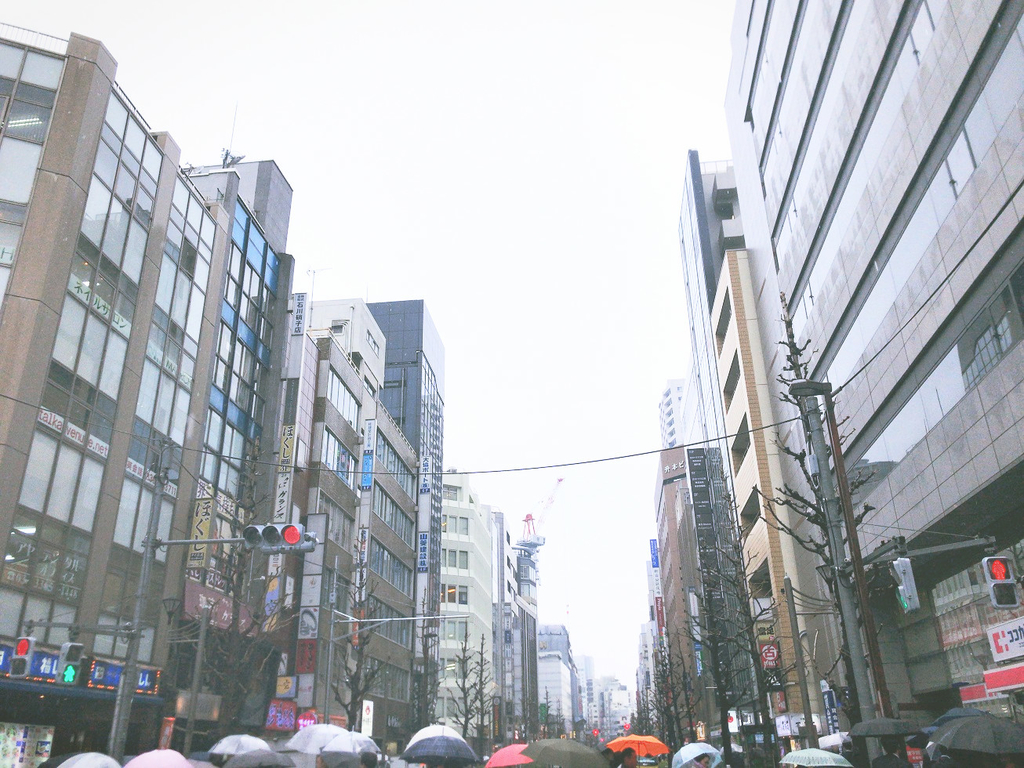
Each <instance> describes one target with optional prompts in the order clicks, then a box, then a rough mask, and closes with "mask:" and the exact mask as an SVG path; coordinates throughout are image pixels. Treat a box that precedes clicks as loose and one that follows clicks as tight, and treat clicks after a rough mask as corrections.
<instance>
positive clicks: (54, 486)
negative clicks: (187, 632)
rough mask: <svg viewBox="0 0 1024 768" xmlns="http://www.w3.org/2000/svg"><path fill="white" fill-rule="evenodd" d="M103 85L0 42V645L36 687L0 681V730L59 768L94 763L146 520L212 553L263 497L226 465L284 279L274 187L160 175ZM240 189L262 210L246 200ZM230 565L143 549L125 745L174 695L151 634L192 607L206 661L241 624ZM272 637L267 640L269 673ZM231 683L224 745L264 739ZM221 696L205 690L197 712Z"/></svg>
mask: <svg viewBox="0 0 1024 768" xmlns="http://www.w3.org/2000/svg"><path fill="white" fill-rule="evenodd" d="M115 70H116V65H115V63H114V60H113V58H112V57H111V55H110V53H109V52H108V51H107V50H106V49H105V48H104V47H103V45H102V44H101V43H99V42H98V41H95V40H91V39H89V38H85V37H82V36H79V35H72V36H71V38H70V39H69V40H60V39H57V38H53V37H49V36H46V35H42V34H37V33H31V32H27V31H25V30H15V29H13V28H9V27H0V93H3V94H4V95H3V96H0V292H2V295H0V360H3V375H2V376H0V414H2V415H0V468H2V469H0V547H2V548H3V550H4V552H5V558H4V565H3V572H2V577H0V582H2V587H0V616H2V619H0V656H2V657H3V660H4V662H5V664H6V663H7V662H8V660H9V658H10V650H11V646H10V645H9V644H8V643H10V641H11V640H12V639H13V638H15V637H17V636H18V635H20V634H24V633H27V632H28V630H27V626H26V622H29V621H38V622H40V624H38V625H37V626H35V627H34V628H33V629H32V630H31V634H32V635H34V636H35V637H36V638H37V640H38V645H37V646H36V648H37V650H36V654H35V657H34V659H33V662H32V665H31V670H30V675H29V677H30V679H31V680H32V682H31V683H26V682H24V681H19V680H14V679H9V678H7V677H6V676H4V677H3V678H0V689H2V690H3V695H2V696H0V702H2V703H0V719H3V720H4V721H8V722H9V721H12V720H13V721H14V722H26V723H38V724H42V725H49V726H54V727H55V731H54V734H53V748H54V750H55V751H56V752H67V751H76V750H83V749H98V750H106V749H107V743H106V742H107V738H106V737H107V733H108V730H109V726H110V722H111V717H112V710H113V696H114V694H113V692H112V691H111V690H110V689H111V687H112V686H116V685H117V681H118V678H119V676H120V674H121V672H122V670H123V665H124V657H125V653H126V645H125V642H124V639H123V638H124V635H123V634H116V633H115V632H113V631H112V630H113V627H115V626H116V625H118V624H124V623H125V622H127V621H131V619H132V615H133V608H134V605H135V593H136V590H137V588H138V583H139V581H140V575H139V574H140V571H141V564H142V559H143V555H142V552H143V549H144V548H143V544H142V542H143V539H144V538H146V536H147V529H148V527H149V524H150V520H151V519H152V517H153V516H154V515H155V516H156V530H157V536H158V537H159V538H161V539H168V538H171V539H180V538H189V537H190V536H191V535H192V533H193V525H192V524H191V522H192V521H194V522H197V523H201V525H200V528H202V529H203V532H204V533H205V532H209V534H210V535H211V536H212V537H221V538H225V537H230V536H232V535H233V533H234V532H236V531H239V530H240V527H239V522H240V521H241V520H243V519H244V518H245V516H246V515H247V514H248V513H251V512H252V511H253V506H252V504H251V500H252V498H253V497H254V495H260V494H263V495H269V493H270V491H269V482H268V479H267V478H266V477H263V478H262V479H261V478H259V477H257V476H256V475H255V474H254V473H252V472H248V471H247V469H246V463H247V462H248V460H249V459H250V458H252V457H253V456H255V455H258V449H257V446H258V444H259V442H260V440H261V438H263V437H264V436H265V435H266V436H267V437H269V438H271V440H272V439H273V437H274V436H275V435H276V417H277V412H278V387H277V386H276V380H275V379H274V375H272V374H271V373H270V371H271V369H272V368H275V367H279V366H280V364H281V362H282V360H283V351H284V347H283V345H282V344H281V343H280V339H281V338H282V336H280V335H279V336H275V334H274V333H273V329H274V328H275V327H277V328H281V327H283V325H284V317H285V313H286V311H287V299H286V297H287V295H288V292H289V285H290V282H291V273H292V259H291V257H289V256H287V255H285V254H284V253H283V251H284V248H285V239H286V236H287V222H288V211H289V207H290V189H288V188H287V183H286V182H284V181H283V177H282V176H281V175H280V171H278V170H277V169H276V166H274V165H273V164H272V163H255V164H246V165H245V166H244V167H243V166H237V167H233V168H229V169H221V172H220V173H218V184H217V186H218V190H217V192H216V194H213V193H211V190H210V189H209V188H208V187H207V181H208V179H209V177H208V176H206V175H205V174H203V173H197V174H196V175H195V178H192V177H190V176H189V175H186V174H185V173H183V172H181V171H179V170H178V167H179V165H180V151H179V149H178V147H177V146H176V145H175V143H174V142H173V140H172V139H171V138H170V136H168V135H167V134H166V133H157V132H154V131H152V129H151V128H150V127H149V125H148V124H147V123H146V121H145V120H144V119H143V118H142V116H141V115H140V114H139V112H138V110H137V109H136V108H135V107H134V106H133V104H132V103H131V101H129V99H128V98H127V96H125V95H124V93H122V91H121V89H120V88H119V87H118V86H117V85H116V84H115V82H114V75H115ZM253 177H259V178H260V179H262V180H263V181H264V182H267V183H268V184H270V185H271V186H274V188H275V190H276V191H277V192H278V193H279V196H277V197H275V198H274V199H273V200H272V201H271V200H265V199H262V198H260V195H259V194H257V193H254V190H252V189H251V188H249V187H247V184H248V182H249V180H250V179H251V178H253ZM158 455H159V456H161V458H162V461H161V462H160V467H161V468H162V469H167V470H169V471H170V475H169V477H168V478H166V480H167V482H164V480H165V478H163V477H162V476H158V475H157V474H156V473H155V472H154V469H155V467H156V457H157V456H158ZM197 497H198V498H199V501H198V502H197V501H196V500H197ZM235 535H237V534H235ZM238 562H239V558H238V556H237V551H236V550H235V549H234V548H233V547H232V546H231V545H219V546H218V545H215V544H208V545H200V546H197V547H193V548H192V549H190V551H189V552H188V553H186V552H185V549H184V548H183V547H169V548H167V549H161V550H157V551H156V554H155V563H154V566H153V569H152V578H151V581H150V585H149V590H148V593H147V594H144V596H143V597H144V610H143V619H142V625H141V629H142V634H141V642H140V651H139V658H140V661H141V663H142V669H141V674H140V678H139V681H138V685H139V688H140V689H141V694H140V695H137V696H136V697H135V705H134V706H133V709H132V718H131V723H130V728H129V740H128V751H141V750H142V749H145V748H149V747H150V746H153V745H154V744H155V738H156V735H157V724H158V723H159V718H160V716H161V715H162V703H161V701H162V700H161V699H160V698H158V697H156V696H154V695H152V694H155V693H158V692H159V693H161V694H162V695H163V697H164V698H165V699H167V700H168V701H170V702H173V701H174V697H175V695H176V688H177V686H176V680H175V675H174V674H167V673H166V672H167V670H166V667H167V662H168V654H169V646H168V629H169V626H177V625H178V624H179V622H185V621H189V622H193V623H194V622H195V621H196V619H197V617H198V616H199V603H200V602H202V603H203V604H204V605H205V606H206V607H209V608H211V619H210V626H211V631H210V640H211V645H216V643H217V642H219V641H220V640H222V639H223V638H224V637H225V636H226V635H225V633H226V632H228V631H229V630H230V626H231V624H232V620H233V618H234V619H238V618H239V617H238V614H237V612H235V611H234V609H233V608H232V607H231V604H232V599H231V598H229V597H228V596H227V592H228V584H229V582H230V581H231V580H232V579H234V578H235V577H237V576H238V570H237V568H236V565H237V563H238ZM186 567H187V568H188V571H187V577H186ZM235 583H237V582H235ZM162 601H163V605H161V602H162ZM235 602H236V603H237V602H238V600H237V599H236V600H235ZM245 622H246V619H242V623H243V624H245ZM79 627H80V628H81V629H80V631H79V633H78V638H79V640H80V641H81V642H83V643H84V645H85V650H86V653H87V654H88V655H89V658H90V659H91V660H92V662H93V663H91V664H89V665H88V667H87V669H86V670H84V673H85V674H86V675H87V680H86V682H87V685H85V686H83V687H78V688H75V689H73V697H74V698H72V697H71V696H72V693H71V691H68V692H67V693H66V694H65V693H63V692H62V689H61V688H60V687H59V686H58V685H57V684H56V683H55V681H54V673H55V668H56V653H57V651H58V649H59V647H60V645H61V644H62V643H63V642H65V641H67V640H68V637H69V633H70V632H71V631H73V630H74V629H76V628H79ZM103 627H110V628H111V631H107V630H104V629H102V628H103ZM236 627H237V625H236ZM275 639H276V638H274V637H268V640H267V645H266V646H263V647H264V648H266V649H267V656H268V658H269V657H271V656H273V657H274V662H273V665H272V667H271V669H270V673H271V674H274V673H276V666H277V662H276V654H277V652H278V651H277V648H276V646H275V645H274V642H275ZM186 655H187V654H186ZM186 660H187V659H186ZM2 668H3V669H4V670H5V671H6V670H7V667H6V666H3V667H2ZM179 668H182V669H183V668H185V665H180V666H179ZM172 671H173V670H172ZM236 682H237V681H236ZM251 682H252V683H253V688H252V689H247V691H246V693H247V695H246V696H244V697H238V696H235V697H232V698H231V699H230V700H225V701H224V702H222V704H223V706H222V708H221V710H222V711H221V714H222V717H224V718H226V719H229V720H231V721H232V722H233V723H234V724H235V725H236V727H242V726H243V724H244V725H249V724H252V723H254V722H255V721H256V720H259V722H258V723H256V724H257V725H262V719H261V718H262V717H263V716H265V712H266V699H265V697H263V698H261V696H260V694H259V692H258V691H257V690H256V689H257V688H260V686H261V685H263V684H264V683H267V682H269V679H265V678H261V677H260V676H259V675H255V676H253V677H252V678H251ZM40 685H42V686H44V688H43V689H40V688H39V686H40ZM227 685H228V683H226V682H225V681H224V680H222V679H221V678H219V677H218V676H217V674H216V670H214V672H213V673H211V675H210V679H209V680H208V690H209V692H210V694H211V695H212V696H215V697H216V696H221V695H223V693H224V691H225V690H226V688H225V686H227ZM64 690H67V689H64ZM249 693H252V695H251V696H250V695H248V694H249ZM41 694H42V695H41ZM83 699H85V700H87V701H88V706H82V705H81V701H82V700H83ZM261 704H262V705H263V706H262V712H260V711H259V710H260V705H261ZM171 706H172V707H173V703H172V704H171ZM205 717H207V719H209V716H208V715H206V716H205ZM178 737H179V738H180V734H179V736H178Z"/></svg>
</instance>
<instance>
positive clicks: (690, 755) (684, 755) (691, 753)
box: [672, 741, 721, 768]
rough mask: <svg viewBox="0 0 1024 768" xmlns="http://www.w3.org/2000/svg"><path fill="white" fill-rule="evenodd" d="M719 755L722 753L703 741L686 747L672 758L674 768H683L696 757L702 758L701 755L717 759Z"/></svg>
mask: <svg viewBox="0 0 1024 768" xmlns="http://www.w3.org/2000/svg"><path fill="white" fill-rule="evenodd" d="M719 754H721V753H720V752H719V751H718V750H717V749H715V748H714V747H712V746H711V745H710V744H708V743H706V742H703V741H695V742H693V743H691V744H686V745H684V746H683V748H682V749H680V750H679V751H678V752H676V753H675V754H674V755H673V756H672V768H681V766H684V765H686V764H687V763H688V762H690V761H691V760H693V759H694V758H695V757H700V756H701V755H712V756H715V757H717V756H718V755H719Z"/></svg>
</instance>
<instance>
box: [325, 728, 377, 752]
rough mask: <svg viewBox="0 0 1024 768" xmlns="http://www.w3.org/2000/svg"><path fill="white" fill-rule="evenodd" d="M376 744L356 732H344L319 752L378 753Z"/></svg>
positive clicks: (364, 735)
mask: <svg viewBox="0 0 1024 768" xmlns="http://www.w3.org/2000/svg"><path fill="white" fill-rule="evenodd" d="M379 751H380V749H379V748H378V747H377V742H375V741H374V740H373V739H371V738H370V737H369V736H367V735H366V734H363V733H359V732H358V731H345V732H344V733H339V734H338V735H337V736H335V737H334V738H333V739H331V740H330V741H329V742H327V743H326V744H325V745H324V747H323V749H322V750H321V752H351V753H352V754H355V755H358V754H359V753H360V752H379Z"/></svg>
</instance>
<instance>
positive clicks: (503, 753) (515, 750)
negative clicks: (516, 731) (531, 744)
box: [484, 744, 533, 768]
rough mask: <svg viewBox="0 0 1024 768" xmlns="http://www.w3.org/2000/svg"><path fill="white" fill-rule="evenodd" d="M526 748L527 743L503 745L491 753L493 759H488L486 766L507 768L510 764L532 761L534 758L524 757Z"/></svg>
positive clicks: (486, 767) (488, 767)
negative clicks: (523, 753)
mask: <svg viewBox="0 0 1024 768" xmlns="http://www.w3.org/2000/svg"><path fill="white" fill-rule="evenodd" d="M524 749H526V745H525V744H509V745H508V746H507V747H502V748H501V749H499V750H498V751H497V752H495V753H494V754H493V755H491V759H490V760H488V761H487V765H485V766H484V768H507V766H510V765H524V764H526V763H532V762H533V760H531V759H530V758H528V757H523V755H522V754H521V753H522V751H523V750H524Z"/></svg>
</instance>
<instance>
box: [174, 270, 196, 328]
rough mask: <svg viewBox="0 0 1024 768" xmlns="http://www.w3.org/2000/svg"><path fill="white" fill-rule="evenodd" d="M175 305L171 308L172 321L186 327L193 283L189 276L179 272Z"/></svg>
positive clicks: (175, 291)
mask: <svg viewBox="0 0 1024 768" xmlns="http://www.w3.org/2000/svg"><path fill="white" fill-rule="evenodd" d="M175 283H176V285H175V288H174V303H173V304H172V306H171V319H172V320H173V321H174V322H175V323H177V324H178V325H180V326H184V325H185V316H186V315H187V313H188V297H189V294H190V290H189V289H190V288H191V287H192V284H191V282H190V281H189V279H188V275H186V274H185V273H184V272H179V273H178V275H177V278H176V280H175Z"/></svg>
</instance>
